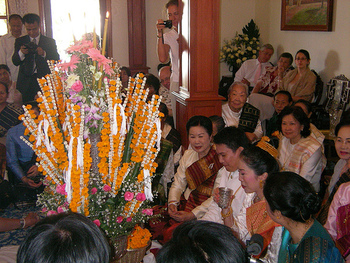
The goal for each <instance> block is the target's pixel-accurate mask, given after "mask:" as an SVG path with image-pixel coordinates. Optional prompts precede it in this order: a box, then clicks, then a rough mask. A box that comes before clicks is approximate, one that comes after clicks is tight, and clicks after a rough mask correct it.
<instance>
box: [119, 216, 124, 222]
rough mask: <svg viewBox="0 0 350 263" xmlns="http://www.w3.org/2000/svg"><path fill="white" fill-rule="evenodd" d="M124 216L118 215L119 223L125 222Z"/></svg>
mask: <svg viewBox="0 0 350 263" xmlns="http://www.w3.org/2000/svg"><path fill="white" fill-rule="evenodd" d="M123 219H124V218H123V217H122V216H118V217H117V223H118V224H120V223H121V222H123Z"/></svg>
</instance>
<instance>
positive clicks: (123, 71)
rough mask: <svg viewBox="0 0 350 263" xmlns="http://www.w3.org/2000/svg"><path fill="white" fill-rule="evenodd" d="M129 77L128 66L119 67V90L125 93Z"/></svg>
mask: <svg viewBox="0 0 350 263" xmlns="http://www.w3.org/2000/svg"><path fill="white" fill-rule="evenodd" d="M130 77H131V71H130V69H129V68H128V67H121V68H120V80H121V82H122V90H121V92H122V93H123V94H124V95H125V94H126V91H127V88H128V85H129V78H130Z"/></svg>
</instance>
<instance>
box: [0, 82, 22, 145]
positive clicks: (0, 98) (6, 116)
mask: <svg viewBox="0 0 350 263" xmlns="http://www.w3.org/2000/svg"><path fill="white" fill-rule="evenodd" d="M8 95H9V90H8V85H7V84H6V83H4V82H0V143H2V144H6V134H7V131H8V130H9V129H10V128H11V127H13V126H16V125H17V124H19V123H20V122H21V121H20V120H19V119H18V117H19V115H21V114H22V113H23V109H22V108H20V107H18V106H15V105H14V104H9V103H8V102H7V98H8Z"/></svg>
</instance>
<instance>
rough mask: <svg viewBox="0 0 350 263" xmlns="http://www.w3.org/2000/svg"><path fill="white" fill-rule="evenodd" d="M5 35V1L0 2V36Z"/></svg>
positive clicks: (0, 0)
mask: <svg viewBox="0 0 350 263" xmlns="http://www.w3.org/2000/svg"><path fill="white" fill-rule="evenodd" d="M7 33H8V31H7V1H6V0H0V36H2V35H5V34H7Z"/></svg>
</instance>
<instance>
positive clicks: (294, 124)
mask: <svg viewBox="0 0 350 263" xmlns="http://www.w3.org/2000/svg"><path fill="white" fill-rule="evenodd" d="M277 125H278V127H279V130H280V131H281V132H282V136H280V143H279V148H278V152H279V156H278V160H279V161H280V164H281V166H282V170H285V171H291V172H295V173H297V174H299V175H301V176H302V177H304V178H305V179H306V180H308V181H309V182H310V183H311V184H312V185H313V187H314V188H315V190H316V191H317V192H318V191H319V190H320V178H321V174H322V171H323V169H324V167H325V166H326V159H325V157H324V155H323V153H322V145H321V144H320V143H319V142H318V141H317V140H316V139H315V138H314V137H313V136H310V134H311V132H310V120H309V119H308V117H307V116H306V114H305V113H304V111H303V110H302V109H301V108H299V107H295V106H293V107H286V108H284V109H283V110H282V112H281V113H280V115H279V119H278V123H277Z"/></svg>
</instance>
